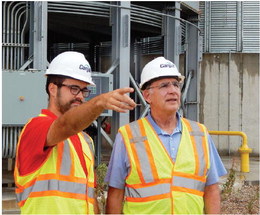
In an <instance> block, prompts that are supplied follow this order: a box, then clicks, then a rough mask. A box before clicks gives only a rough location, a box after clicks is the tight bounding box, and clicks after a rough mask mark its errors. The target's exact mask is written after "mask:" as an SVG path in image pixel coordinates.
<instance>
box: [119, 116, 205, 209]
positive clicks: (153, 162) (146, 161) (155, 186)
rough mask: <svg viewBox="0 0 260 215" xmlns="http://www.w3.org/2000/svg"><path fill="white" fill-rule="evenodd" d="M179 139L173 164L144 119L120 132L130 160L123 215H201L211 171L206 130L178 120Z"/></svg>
mask: <svg viewBox="0 0 260 215" xmlns="http://www.w3.org/2000/svg"><path fill="white" fill-rule="evenodd" d="M181 122H182V136H181V142H180V145H179V149H178V153H177V157H176V161H175V162H173V160H172V159H171V157H170V156H169V154H168V152H167V150H166V149H165V147H164V145H163V144H162V142H161V141H160V139H159V137H158V135H157V134H156V132H155V131H154V129H153V127H152V126H151V124H150V123H149V122H148V120H147V119H146V118H142V119H139V120H138V121H135V122H132V123H130V124H127V125H125V126H122V127H121V128H120V129H119V132H120V133H121V135H122V137H123V140H124V144H125V146H126V150H127V153H128V157H129V161H130V171H129V174H128V176H127V177H126V185H125V202H124V206H123V212H124V213H125V214H203V213H204V201H203V195H204V187H205V183H206V179H207V173H208V170H209V168H210V159H209V147H208V140H207V134H208V133H207V130H206V128H205V126H204V125H202V124H200V123H197V122H194V121H190V120H187V119H185V118H181Z"/></svg>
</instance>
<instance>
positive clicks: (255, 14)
mask: <svg viewBox="0 0 260 215" xmlns="http://www.w3.org/2000/svg"><path fill="white" fill-rule="evenodd" d="M200 10H201V12H202V15H201V22H200V28H201V30H202V32H201V34H202V36H203V37H204V40H203V52H209V53H228V52H242V53H259V52H260V38H259V34H260V2H259V1H206V2H204V1H203V2H200Z"/></svg>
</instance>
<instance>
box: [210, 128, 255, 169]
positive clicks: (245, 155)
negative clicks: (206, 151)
mask: <svg viewBox="0 0 260 215" xmlns="http://www.w3.org/2000/svg"><path fill="white" fill-rule="evenodd" d="M209 134H211V135H231V136H241V137H242V139H243V141H242V145H241V146H240V147H239V149H238V151H239V153H240V157H241V160H240V171H241V172H249V171H250V168H249V153H251V152H252V149H250V148H249V147H248V145H247V136H246V134H245V133H244V132H242V131H209Z"/></svg>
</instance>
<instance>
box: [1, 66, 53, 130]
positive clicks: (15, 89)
mask: <svg viewBox="0 0 260 215" xmlns="http://www.w3.org/2000/svg"><path fill="white" fill-rule="evenodd" d="M44 74H45V71H40V72H38V71H37V72H30V71H21V72H18V71H15V72H10V71H3V72H2V98H3V99H2V108H3V109H2V124H3V125H24V124H25V123H26V122H27V121H28V120H29V119H30V118H32V117H35V116H37V115H38V114H39V113H40V111H41V109H44V108H47V105H48V96H47V93H46V92H45V83H46V77H45V75H44Z"/></svg>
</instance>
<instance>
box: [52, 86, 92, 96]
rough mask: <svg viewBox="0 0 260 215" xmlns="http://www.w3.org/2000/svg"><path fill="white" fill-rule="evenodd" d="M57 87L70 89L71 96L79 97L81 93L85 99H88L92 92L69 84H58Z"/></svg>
mask: <svg viewBox="0 0 260 215" xmlns="http://www.w3.org/2000/svg"><path fill="white" fill-rule="evenodd" d="M56 85H57V86H58V87H62V86H64V87H68V88H69V89H70V92H71V94H72V95H74V96H76V95H78V94H79V92H80V91H81V92H82V96H83V97H84V98H88V97H89V95H90V92H91V90H89V89H88V88H86V87H85V88H83V89H81V88H80V87H79V86H77V85H67V84H56Z"/></svg>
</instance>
